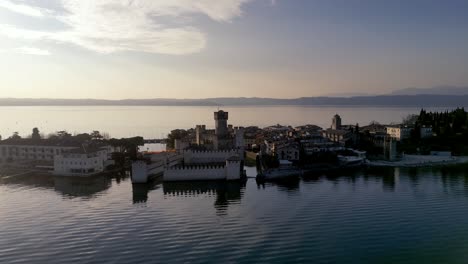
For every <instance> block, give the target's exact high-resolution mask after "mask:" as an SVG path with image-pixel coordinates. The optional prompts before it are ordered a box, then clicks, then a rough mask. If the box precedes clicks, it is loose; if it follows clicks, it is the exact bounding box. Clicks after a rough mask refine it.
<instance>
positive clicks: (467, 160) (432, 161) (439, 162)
mask: <svg viewBox="0 0 468 264" xmlns="http://www.w3.org/2000/svg"><path fill="white" fill-rule="evenodd" d="M460 164H468V156H455V157H454V156H452V157H443V156H430V155H405V156H404V157H403V159H402V160H399V161H385V160H375V161H369V163H368V165H369V167H401V168H418V167H437V166H452V165H460Z"/></svg>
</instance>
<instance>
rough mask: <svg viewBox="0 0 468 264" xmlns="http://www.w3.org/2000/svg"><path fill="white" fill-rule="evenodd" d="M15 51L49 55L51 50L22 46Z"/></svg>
mask: <svg viewBox="0 0 468 264" xmlns="http://www.w3.org/2000/svg"><path fill="white" fill-rule="evenodd" d="M13 51H14V52H15V53H20V54H28V55H39V56H48V55H50V52H49V51H48V50H43V49H38V48H32V47H21V48H16V49H14V50H13Z"/></svg>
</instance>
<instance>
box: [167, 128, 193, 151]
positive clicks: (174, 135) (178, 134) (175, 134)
mask: <svg viewBox="0 0 468 264" xmlns="http://www.w3.org/2000/svg"><path fill="white" fill-rule="evenodd" d="M187 136H188V132H187V131H186V130H183V129H176V130H172V131H171V133H170V134H169V135H167V147H168V148H169V149H174V148H175V140H176V139H183V138H185V137H187Z"/></svg>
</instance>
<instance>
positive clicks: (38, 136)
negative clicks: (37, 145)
mask: <svg viewBox="0 0 468 264" xmlns="http://www.w3.org/2000/svg"><path fill="white" fill-rule="evenodd" d="M31 138H32V139H34V140H38V139H41V134H39V129H38V128H37V127H35V128H33V132H32V136H31Z"/></svg>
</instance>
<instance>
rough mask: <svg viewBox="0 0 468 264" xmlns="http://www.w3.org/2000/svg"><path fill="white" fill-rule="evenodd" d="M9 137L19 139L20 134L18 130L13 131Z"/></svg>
mask: <svg viewBox="0 0 468 264" xmlns="http://www.w3.org/2000/svg"><path fill="white" fill-rule="evenodd" d="M10 139H21V136H20V135H19V133H18V132H13V135H12V136H11V137H10Z"/></svg>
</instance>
